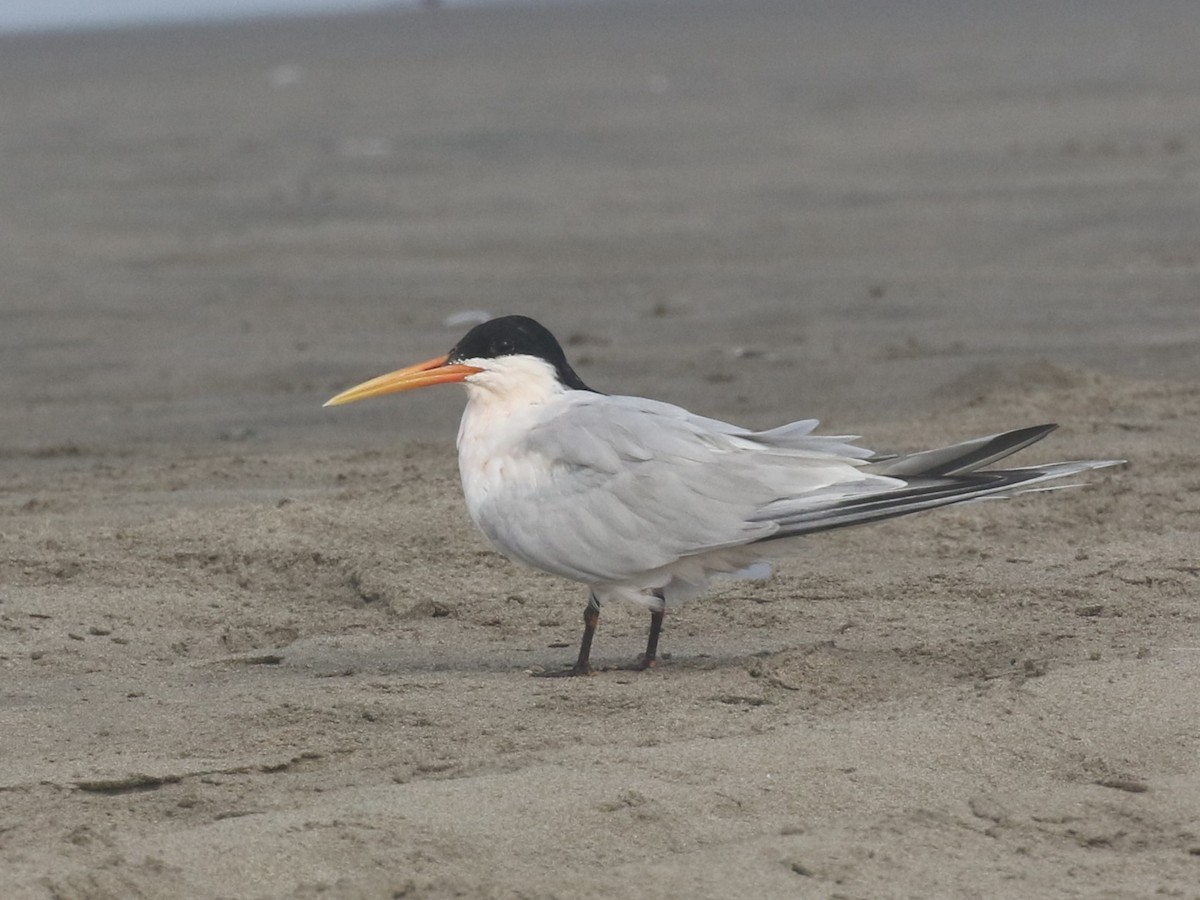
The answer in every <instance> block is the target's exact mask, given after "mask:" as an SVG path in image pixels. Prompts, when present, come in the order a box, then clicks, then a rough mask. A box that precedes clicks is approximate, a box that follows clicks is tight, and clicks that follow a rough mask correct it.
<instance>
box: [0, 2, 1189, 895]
mask: <svg viewBox="0 0 1200 900" xmlns="http://www.w3.org/2000/svg"><path fill="white" fill-rule="evenodd" d="M965 6H966V7H975V6H978V8H977V9H974V8H963V7H964V5H962V4H951V3H948V2H946V3H941V2H919V3H917V4H914V5H912V6H911V7H907V6H906V12H905V13H904V14H901V13H899V12H898V11H896V10H895V9H894V8H893V6H892V5H890V4H885V3H883V2H882V0H880V2H878V3H868V4H861V5H856V6H855V8H854V9H853V10H848V9H845V8H843V7H844V5H841V4H839V5H832V4H830V5H824V4H813V5H811V6H808V5H805V4H791V3H786V4H785V3H782V2H781V3H770V2H764V0H752V2H748V3H739V4H715V3H708V2H698V3H662V4H623V3H614V4H608V5H580V6H576V7H565V8H512V9H476V10H470V9H450V10H441V11H438V12H436V13H433V14H426V13H419V14H409V13H404V12H401V11H390V12H380V13H377V14H373V15H365V16H353V17H335V18H329V19H325V20H311V21H295V22H272V23H257V24H255V23H247V24H241V25H237V26H221V27H205V28H190V29H186V28H185V29H180V28H172V29H161V30H150V31H127V32H111V33H97V34H90V35H45V36H22V37H8V38H3V39H0V76H2V77H3V84H4V89H3V92H2V93H0V150H2V156H0V158H2V159H3V160H4V165H3V166H2V167H0V210H3V218H4V223H3V228H0V271H3V273H4V282H3V287H2V288H0V373H2V375H3V377H2V378H0V394H2V396H3V401H4V402H3V403H0V538H2V541H3V549H4V552H3V555H2V557H0V626H2V629H0V665H2V666H3V690H2V691H0V800H2V803H0V880H2V881H3V884H2V885H0V894H3V896H4V897H6V898H7V897H13V898H89V900H90V898H108V897H112V898H118V897H119V898H128V897H177V898H231V897H238V898H259V897H262V898H266V897H318V896H319V897H338V898H341V897H348V898H358V897H362V898H374V897H392V896H405V897H451V896H454V897H495V898H508V897H537V898H542V897H546V898H549V897H611V896H622V897H626V898H630V900H633V898H640V897H651V896H653V897H673V896H689V897H713V898H728V897H784V896H788V897H792V896H814V897H853V898H875V897H938V896H945V897H966V896H978V897H1021V898H1030V897H1032V898H1039V897H1047V898H1048V897H1065V896H1086V897H1095V896H1111V897H1141V896H1192V895H1193V894H1194V893H1195V891H1196V885H1197V884H1200V821H1198V816H1197V812H1196V811H1197V810H1198V809H1200V725H1198V724H1197V723H1200V700H1198V699H1197V698H1198V697H1200V649H1198V648H1200V607H1198V605H1197V599H1198V598H1197V594H1198V588H1200V567H1198V560H1197V547H1198V543H1197V538H1196V528H1197V521H1198V520H1197V514H1200V476H1197V470H1196V447H1197V446H1200V216H1198V215H1197V209H1200V69H1197V67H1196V65H1195V46H1194V39H1193V37H1194V29H1193V28H1191V26H1192V25H1193V24H1194V12H1193V11H1192V9H1191V4H1189V3H1183V2H1178V3H1175V4H1171V3H1163V4H1154V5H1153V6H1152V7H1147V6H1146V5H1142V4H1135V3H1098V4H1097V3H1089V4H1083V3H1081V2H1080V3H1070V4H1062V3H1059V4H1034V3H1017V4H1006V5H1005V6H1004V7H1003V9H1000V8H998V7H995V6H983V5H981V4H966V5H965ZM469 310H486V311H489V312H491V313H494V314H500V313H507V312H522V313H526V314H529V315H533V316H535V317H537V318H539V319H540V320H542V321H543V322H545V323H546V324H547V325H548V326H550V327H551V328H552V329H553V330H554V331H556V333H558V334H559V336H560V337H561V338H563V339H564V342H565V343H566V345H567V350H568V353H569V354H570V356H571V357H572V359H573V361H574V362H575V363H576V368H577V369H578V370H579V372H580V374H581V375H582V376H583V377H584V378H585V379H586V380H587V381H589V382H590V383H594V384H595V385H596V386H597V387H598V388H601V389H603V390H606V391H610V392H622V393H635V394H644V395H650V396H655V397H658V398H661V399H665V400H670V401H673V402H676V403H680V404H682V405H685V406H688V407H690V408H692V409H694V410H696V411H698V412H703V413H705V414H708V415H713V416H718V417H722V418H727V419H732V420H734V421H738V422H741V423H744V424H747V425H753V426H768V425H773V424H778V423H780V422H782V421H787V420H791V419H795V418H802V417H809V416H811V417H817V418H820V419H822V421H823V422H824V423H825V426H824V427H826V428H827V429H829V430H830V431H834V432H846V431H850V432H853V433H858V434H863V435H864V440H863V443H865V444H866V445H868V446H871V447H874V448H876V449H879V450H881V451H882V450H911V449H920V448H923V447H927V446H932V445H935V444H939V443H948V442H950V441H953V440H957V439H962V438H966V437H970V436H974V435H976V434H986V433H990V432H994V431H997V430H1001V429H1003V428H1009V427H1018V426H1022V425H1028V424H1034V423H1037V422H1043V421H1056V422H1059V423H1060V425H1061V428H1060V430H1059V431H1058V432H1056V433H1055V434H1054V435H1052V436H1051V438H1049V439H1048V440H1047V441H1045V442H1044V443H1043V444H1040V445H1038V446H1037V447H1035V448H1032V449H1031V450H1029V451H1026V453H1025V454H1024V455H1023V456H1024V457H1025V458H1027V460H1028V461H1030V462H1036V461H1039V460H1051V459H1068V458H1077V457H1124V458H1127V459H1129V460H1130V464H1129V466H1128V467H1126V468H1123V469H1118V470H1106V471H1105V472H1102V473H1095V474H1093V475H1091V476H1089V477H1088V478H1086V479H1085V480H1086V481H1087V482H1088V483H1089V486H1088V487H1085V488H1082V489H1078V490H1073V491H1065V492H1059V493H1055V494H1049V495H1040V496H1034V497H1028V498H1023V499H1020V500H1018V501H1012V502H1006V503H996V504H980V505H977V506H972V507H967V508H962V509H958V510H952V511H943V512H940V513H937V514H930V515H923V516H916V517H911V518H909V519H905V520H900V521H896V522H891V523H887V524H884V525H880V526H875V527H870V528H864V529H859V530H851V531H846V532H842V533H831V534H828V535H823V536H818V537H814V538H813V539H812V540H810V541H808V542H807V543H805V544H804V546H803V547H802V548H801V549H800V550H799V552H797V553H795V554H794V555H792V556H789V557H787V558H786V559H784V560H783V561H782V562H781V564H780V566H779V571H778V574H777V575H776V577H775V578H774V579H773V580H771V581H770V582H768V583H766V584H752V583H738V582H729V583H723V584H721V585H720V586H719V587H718V588H717V589H716V590H714V591H713V592H712V593H711V594H710V595H709V596H707V597H705V598H704V599H701V600H698V601H696V602H694V603H692V604H690V605H687V606H684V607H681V608H679V609H678V610H675V611H672V613H671V614H670V616H669V617H668V622H667V629H666V632H665V634H664V645H663V647H664V649H665V651H666V652H667V654H668V658H667V659H666V660H665V662H664V664H663V665H662V666H661V667H660V668H659V669H657V670H655V671H651V672H647V673H633V672H628V671H622V670H620V669H618V668H616V667H618V666H620V665H621V664H623V663H626V662H629V661H630V660H632V659H633V658H634V657H635V656H636V654H637V653H638V651H639V650H640V649H641V646H642V641H643V636H644V629H645V626H646V622H645V617H644V613H642V612H641V611H638V610H630V609H620V608H617V609H608V610H605V615H604V617H603V618H602V621H601V627H600V631H599V634H598V636H597V643H596V647H595V650H594V658H595V660H596V661H598V662H599V663H601V664H604V665H606V666H608V667H610V668H609V670H608V671H605V672H602V673H601V674H599V675H597V676H596V677H594V678H590V679H569V680H544V679H536V678H531V677H530V673H531V672H538V671H543V670H547V669H553V668H556V667H558V666H561V665H563V664H565V663H567V662H569V661H570V660H571V659H572V658H573V655H574V652H575V645H576V641H577V640H578V635H579V628H580V614H581V612H582V606H583V600H584V597H583V592H582V589H581V588H579V587H578V586H576V585H572V584H568V583H565V582H562V581H560V580H558V579H555V578H551V577H549V576H543V575H540V574H537V573H533V572H530V571H527V570H525V569H522V568H519V567H517V566H515V565H513V564H510V563H509V562H507V561H506V560H504V559H503V558H502V557H500V556H498V555H497V554H496V553H494V552H493V551H491V550H490V548H489V547H488V546H487V545H486V543H485V542H484V540H483V539H482V537H480V536H479V535H477V534H476V533H475V532H474V531H473V530H472V528H471V526H470V523H469V521H468V520H467V517H466V514H465V512H464V510H463V508H462V502H461V496H460V493H459V488H458V484H457V473H456V471H455V462H454V458H453V439H454V430H455V427H456V423H457V418H458V415H459V412H460V409H461V404H462V398H461V396H460V395H459V394H458V393H457V391H456V390H455V389H449V388H446V389H440V390H437V391H428V392H425V393H423V394H421V395H412V396H404V397H398V398H389V399H387V400H380V401H376V402H373V403H365V404H361V405H360V406H354V407H347V408H344V409H336V410H330V409H321V403H322V402H323V401H324V400H325V399H327V398H328V397H329V396H330V395H332V394H333V393H335V392H336V391H338V390H340V389H342V388H344V387H347V386H348V385H350V384H353V383H355V382H357V381H360V380H362V379H364V378H366V377H369V376H372V375H375V374H378V373H380V372H383V371H386V370H388V369H390V368H395V367H397V366H399V365H401V364H406V363H408V362H413V361H417V360H420V359H425V358H427V357H429V356H432V355H434V354H436V353H438V352H444V351H445V350H447V349H448V348H449V347H450V346H451V345H452V344H453V343H454V341H455V340H456V339H457V338H458V337H459V336H460V333H461V332H462V331H463V330H465V329H464V327H463V326H453V327H451V326H447V325H446V324H444V323H445V321H446V319H447V318H448V317H450V316H453V315H454V314H456V313H461V312H464V311H469Z"/></svg>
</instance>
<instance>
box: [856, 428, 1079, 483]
mask: <svg viewBox="0 0 1200 900" xmlns="http://www.w3.org/2000/svg"><path fill="white" fill-rule="evenodd" d="M1057 427H1058V426H1057V425H1053V424H1051V425H1034V426H1032V427H1030V428H1019V429H1017V430H1016V431H1006V432H1004V433H1003V434H991V435H988V436H987V437H981V438H975V439H974V440H971V441H963V442H962V443H960V444H952V445H951V446H949V447H941V448H939V449H937V450H925V451H923V452H921V453H909V454H905V455H904V456H890V457H886V458H883V459H879V460H874V461H871V462H868V463H867V465H866V466H865V468H866V471H868V472H871V473H872V474H874V475H892V476H895V477H897V478H906V477H907V478H912V477H916V476H925V477H930V478H932V477H935V476H938V475H964V474H966V473H967V472H974V471H976V470H977V469H982V468H983V467H984V466H987V465H991V464H992V463H994V462H996V461H997V460H1001V459H1004V457H1006V456H1011V455H1012V454H1014V453H1016V452H1017V451H1018V450H1024V449H1025V448H1026V447H1028V446H1029V445H1030V444H1035V443H1037V442H1038V441H1040V440H1041V439H1042V438H1044V437H1045V436H1046V435H1048V434H1049V433H1050V432H1052V431H1053V430H1054V429H1056V428H1057Z"/></svg>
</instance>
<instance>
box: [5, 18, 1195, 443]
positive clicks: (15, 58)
mask: <svg viewBox="0 0 1200 900" xmlns="http://www.w3.org/2000/svg"><path fill="white" fill-rule="evenodd" d="M351 6H353V7H356V9H354V10H350V9H349V7H351ZM358 7H365V8H358ZM289 10H291V11H293V12H296V13H301V12H303V13H308V15H298V14H297V15H283V14H282V13H284V12H286V11H289ZM318 10H319V11H321V12H323V13H328V14H326V15H320V16H313V15H311V13H313V12H316V11H318ZM234 11H236V12H237V14H238V15H239V16H241V18H238V19H228V18H222V17H223V16H228V15H230V14H232V13H233V12H234ZM260 12H261V13H272V14H273V15H271V16H270V17H267V18H249V19H248V18H245V15H247V14H250V13H255V14H257V13H260ZM168 13H169V18H171V19H173V20H174V19H181V18H184V17H193V18H196V19H202V20H203V21H202V22H199V23H191V24H187V23H179V22H173V23H164V22H162V21H157V24H156V25H155V27H146V26H145V23H147V22H149V21H150V20H151V19H155V20H159V19H165V18H167V14H168ZM160 14H161V16H160ZM1196 22H1197V19H1196V7H1195V4H1194V3H1193V2H1191V0H1176V2H1172V0H1164V2H1156V3H1152V4H1145V3H1137V2H1129V0H1122V2H1116V0H1100V2H1082V0H1058V2H1048V3H1047V2H1032V0H1017V2H1013V3H1005V4H995V3H984V2H975V0H914V2H909V3H903V4H896V3H892V2H887V0H867V2H861V3H832V2H782V0H746V2H738V3H727V2H712V0H694V2H687V0H674V2H622V0H612V2H603V0H595V2H590V3H588V2H570V3H540V4H533V5H506V4H497V3H485V4H477V5H472V4H464V3H448V4H446V5H444V6H442V7H441V8H438V9H429V8H423V6H422V5H420V4H412V3H388V4H352V3H349V2H346V3H337V2H332V0H331V2H324V3H316V2H315V0H313V2H311V3H310V2H305V0H294V2H291V3H286V2H284V0H276V2H271V0H263V2H261V3H257V2H256V3H253V4H251V3H248V2H240V3H237V4H234V3H232V2H229V3H226V2H220V0H214V2H212V3H204V4H202V3H194V4H187V3H178V4H162V3H148V2H147V3H137V2H134V0H128V2H116V0H114V2H110V3H103V2H88V3H83V2H75V3H70V2H61V3H54V2H48V3H42V4H16V3H4V4H0V27H2V28H3V29H4V33H3V34H0V78H2V79H3V81H2V84H3V91H2V92H0V159H2V160H3V166H2V167H0V272H3V284H2V285H0V376H2V377H0V400H2V401H3V402H2V403H0V409H2V410H3V411H2V412H0V451H4V452H14V453H29V452H35V453H53V452H60V451H61V452H72V453H74V452H90V451H99V450H105V451H106V452H108V451H112V450H117V451H120V450H123V449H124V450H128V449H129V448H146V449H149V448H155V447H164V448H176V449H178V448H179V447H188V448H205V447H225V446H235V447H242V446H250V447H259V448H266V447H271V448H284V447H292V446H320V447H341V446H362V445H376V444H379V445H381V444H386V443H391V442H395V441H396V440H398V439H401V438H422V439H424V438H435V439H437V440H448V439H449V437H450V436H451V435H452V434H453V429H454V424H455V422H456V421H457V417H458V411H459V408H460V401H459V399H458V398H457V397H453V396H448V394H451V393H452V392H451V391H445V392H433V391H431V392H426V394H427V395H426V396H413V397H406V398H404V399H403V401H400V402H382V401H381V402H380V403H377V404H364V405H362V407H361V408H360V407H351V408H347V409H345V410H336V411H331V410H322V409H321V408H320V404H321V403H322V402H323V401H324V400H325V399H326V398H327V397H328V396H330V395H331V394H333V393H334V392H336V391H337V390H340V389H342V388H344V387H346V386H348V385H349V384H353V383H356V382H358V381H360V380H362V379H364V378H366V377H368V376H372V375H375V374H378V373H379V372H381V371H385V370H388V369H391V368H395V367H397V366H399V365H402V364H407V363H408V362H411V361H413V360H417V359H424V358H427V357H429V356H431V355H434V354H435V353H439V352H444V351H445V350H447V349H448V348H449V347H450V346H451V345H452V344H453V343H454V342H455V340H456V339H457V338H458V337H459V336H460V335H461V333H462V332H464V331H465V330H466V328H467V327H469V324H470V323H471V322H472V321H473V320H474V319H476V318H478V317H480V316H485V315H497V314H502V313H511V312H523V313H527V314H530V315H533V316H535V317H537V318H539V319H542V320H543V321H544V322H545V323H546V324H547V325H548V326H550V327H551V329H552V330H554V331H555V332H556V333H557V334H558V335H559V336H560V338H561V339H562V340H563V341H564V343H566V344H567V350H568V353H569V354H570V355H571V356H572V358H573V359H574V360H576V362H577V368H578V369H579V370H580V372H581V374H582V375H583V377H584V378H585V379H587V380H588V381H589V382H591V383H594V384H595V385H596V386H597V387H598V388H601V389H604V390H607V391H610V392H629V393H639V394H648V395H654V396H658V397H661V398H663V399H667V400H671V401H674V402H678V403H682V404H684V405H687V406H689V407H691V408H693V409H696V410H698V411H702V412H705V413H708V414H711V415H716V416H721V417H726V418H732V419H735V420H738V421H744V422H746V423H747V424H751V425H766V424H773V423H774V422H776V421H777V420H778V419H779V418H780V417H781V415H788V416H790V417H802V416H814V417H818V418H821V419H823V420H825V421H826V423H827V424H828V425H830V426H831V427H833V428H835V429H852V430H855V431H857V430H860V429H863V428H865V427H867V426H868V425H869V424H871V423H872V422H887V421H890V420H904V419H910V418H912V417H914V416H918V415H921V414H924V413H926V412H928V411H930V410H932V409H938V408H947V407H953V406H954V405H955V404H962V403H968V402H970V399H971V397H972V396H973V395H974V394H975V393H977V392H978V391H979V390H980V389H982V387H983V386H986V385H991V384H996V383H1000V384H1004V383H1005V379H1011V383H1012V385H1013V389H1014V390H1015V391H1019V390H1020V388H1021V384H1022V383H1026V382H1028V380H1029V379H1034V380H1037V379H1042V380H1050V381H1053V380H1055V379H1068V380H1069V379H1070V378H1073V377H1079V374H1078V373H1080V372H1087V371H1093V370H1099V371H1106V372H1113V373H1117V374H1122V375H1132V376H1137V377H1186V378H1195V377H1196V376H1197V375H1198V374H1200V352H1197V345H1198V342H1200V314H1198V312H1197V310H1198V309H1200V66H1197V65H1196V63H1195V55H1196V42H1195V35H1196V30H1195V27H1194V26H1195V25H1196ZM99 23H103V24H105V25H106V26H108V27H105V28H103V29H99V30H87V29H86V28H82V27H80V26H84V25H93V24H99ZM50 26H54V27H50ZM67 26H71V27H67ZM31 28H33V29H35V30H29V29H31ZM1031 366H1032V367H1033V368H1030V367H1031ZM1013 373H1016V374H1013ZM1022 379H1024V380H1025V381H1023V380H1022Z"/></svg>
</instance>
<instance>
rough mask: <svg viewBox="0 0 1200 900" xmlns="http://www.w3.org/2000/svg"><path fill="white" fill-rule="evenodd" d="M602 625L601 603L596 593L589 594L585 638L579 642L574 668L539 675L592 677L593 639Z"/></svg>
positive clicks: (584, 629)
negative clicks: (600, 624) (590, 658)
mask: <svg viewBox="0 0 1200 900" xmlns="http://www.w3.org/2000/svg"><path fill="white" fill-rule="evenodd" d="M599 623H600V601H599V600H597V599H596V595H595V593H589V594H588V603H587V606H586V607H584V610H583V637H582V638H581V639H580V641H579V658H578V659H577V660H575V665H574V667H572V668H570V669H566V670H564V671H562V672H546V673H544V674H543V673H539V674H542V675H543V677H545V678H569V677H571V676H573V675H591V674H592V664H591V662H590V660H589V657H590V656H591V655H592V638H593V637H595V635H596V626H597V625H598V624H599Z"/></svg>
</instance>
